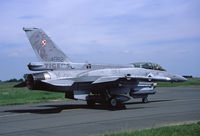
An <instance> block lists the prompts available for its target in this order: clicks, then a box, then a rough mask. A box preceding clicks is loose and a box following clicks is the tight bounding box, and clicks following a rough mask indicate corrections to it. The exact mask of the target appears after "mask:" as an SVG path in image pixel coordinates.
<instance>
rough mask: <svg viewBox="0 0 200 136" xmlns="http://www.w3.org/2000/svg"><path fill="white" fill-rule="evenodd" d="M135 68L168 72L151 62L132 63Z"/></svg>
mask: <svg viewBox="0 0 200 136" xmlns="http://www.w3.org/2000/svg"><path fill="white" fill-rule="evenodd" d="M132 64H133V66H134V67H135V68H145V69H152V70H160V71H166V70H165V69H164V68H162V67H161V66H160V65H158V64H155V63H150V62H137V63H132Z"/></svg>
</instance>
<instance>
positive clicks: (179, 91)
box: [0, 87, 200, 136]
mask: <svg viewBox="0 0 200 136" xmlns="http://www.w3.org/2000/svg"><path fill="white" fill-rule="evenodd" d="M156 91H157V94H155V95H152V96H151V95H150V96H149V101H150V102H149V103H147V104H143V103H141V99H133V100H132V101H129V102H127V103H126V109H122V110H110V109H107V108H105V107H102V106H100V105H97V106H95V107H94V108H89V107H88V106H87V105H86V103H85V102H83V101H72V100H66V101H61V102H49V103H39V104H25V105H13V106H1V107H0V135H4V136H36V135H37V136H55V135H56V136H67V135H73V136H87V135H98V134H105V133H111V132H119V131H126V130H138V129H144V128H152V127H159V126H163V125H167V124H176V123H184V122H188V121H189V122H190V121H199V120H200V87H168V88H157V89H156Z"/></svg>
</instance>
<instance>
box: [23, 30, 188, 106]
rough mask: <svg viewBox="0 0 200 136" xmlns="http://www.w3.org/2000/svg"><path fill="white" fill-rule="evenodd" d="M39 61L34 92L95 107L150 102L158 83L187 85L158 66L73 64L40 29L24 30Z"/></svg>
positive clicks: (34, 65)
mask: <svg viewBox="0 0 200 136" xmlns="http://www.w3.org/2000/svg"><path fill="white" fill-rule="evenodd" d="M23 30H24V31H25V33H26V35H27V37H28V39H29V41H30V44H31V45H32V48H33V50H34V51H35V54H36V56H37V57H38V58H39V60H40V61H39V62H31V63H29V64H28V67H29V69H30V70H32V71H41V72H39V73H32V74H28V75H27V79H26V85H27V87H28V88H29V89H30V90H44V91H53V92H62V93H65V98H70V99H75V100H85V101H87V104H88V105H89V106H93V105H95V104H103V105H109V106H110V107H114V108H115V107H117V106H119V105H122V104H123V103H124V102H126V101H128V100H130V99H131V98H141V99H142V102H143V103H147V102H148V95H151V94H155V93H156V91H155V87H156V85H157V84H156V83H155V82H157V81H159V82H160V81H163V82H183V81H186V80H187V79H185V78H184V77H182V76H180V75H177V74H173V73H169V72H167V71H166V70H165V69H163V68H162V67H161V66H160V65H158V64H155V63H132V64H128V65H103V64H102V65H101V64H89V63H73V62H72V61H71V60H70V59H69V57H67V56H66V55H65V54H64V53H63V52H62V51H61V50H60V49H59V48H58V47H57V46H56V45H55V43H54V42H53V41H52V40H51V38H50V37H48V36H47V35H46V34H45V33H44V31H43V30H41V29H39V28H23Z"/></svg>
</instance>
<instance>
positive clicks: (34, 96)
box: [0, 82, 64, 105]
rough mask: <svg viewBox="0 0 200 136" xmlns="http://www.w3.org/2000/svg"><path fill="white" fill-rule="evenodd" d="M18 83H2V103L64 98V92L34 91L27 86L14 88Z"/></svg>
mask: <svg viewBox="0 0 200 136" xmlns="http://www.w3.org/2000/svg"><path fill="white" fill-rule="evenodd" d="M15 84H18V83H16V82H15V83H0V105H14V104H24V103H38V102H47V101H51V100H55V99H64V93H55V92H46V91H33V90H28V89H27V88H26V87H22V88H14V87H13V86H14V85H15Z"/></svg>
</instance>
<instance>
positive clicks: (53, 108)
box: [4, 100, 173, 114]
mask: <svg viewBox="0 0 200 136" xmlns="http://www.w3.org/2000/svg"><path fill="white" fill-rule="evenodd" d="M165 101H173V100H156V101H150V103H156V102H165ZM131 104H143V103H142V102H129V103H128V102H127V103H125V105H131ZM125 105H121V106H119V107H117V108H114V109H113V108H110V107H107V106H102V105H94V106H93V107H89V106H88V105H86V104H60V105H55V104H52V105H39V106H38V107H40V108H38V109H36V108H33V109H16V110H6V111H4V112H13V113H35V114H55V113H60V112H62V111H63V110H72V109H95V110H124V109H126V106H125ZM41 107H43V108H41ZM143 108H151V107H141V106H140V107H132V108H128V110H133V109H135V110H136V109H143Z"/></svg>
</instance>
